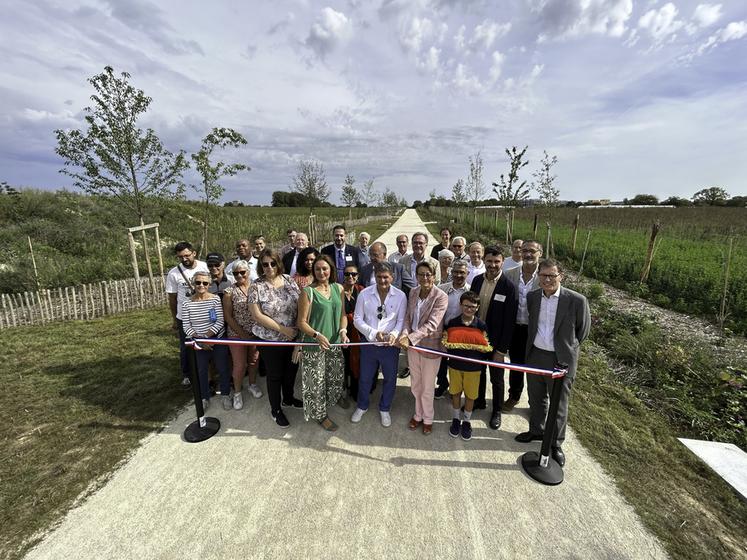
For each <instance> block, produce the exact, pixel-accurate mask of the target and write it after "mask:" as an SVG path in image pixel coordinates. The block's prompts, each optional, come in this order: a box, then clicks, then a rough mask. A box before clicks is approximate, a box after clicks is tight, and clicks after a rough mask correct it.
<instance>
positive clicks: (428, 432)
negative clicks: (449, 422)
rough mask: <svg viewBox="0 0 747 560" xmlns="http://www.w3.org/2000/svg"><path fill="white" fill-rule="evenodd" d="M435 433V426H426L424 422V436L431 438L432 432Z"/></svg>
mask: <svg viewBox="0 0 747 560" xmlns="http://www.w3.org/2000/svg"><path fill="white" fill-rule="evenodd" d="M432 431H433V424H426V423H425V422H423V435H424V436H429V435H431V432H432Z"/></svg>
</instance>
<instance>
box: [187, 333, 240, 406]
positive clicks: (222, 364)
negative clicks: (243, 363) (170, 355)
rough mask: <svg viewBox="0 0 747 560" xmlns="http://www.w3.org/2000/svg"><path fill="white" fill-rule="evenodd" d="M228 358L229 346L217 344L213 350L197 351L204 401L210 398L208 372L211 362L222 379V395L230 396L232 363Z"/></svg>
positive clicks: (196, 356) (198, 372)
mask: <svg viewBox="0 0 747 560" xmlns="http://www.w3.org/2000/svg"><path fill="white" fill-rule="evenodd" d="M228 357H229V354H228V346H225V345H223V344H220V345H218V344H216V345H215V346H213V349H212V350H195V358H196V359H197V375H198V376H199V377H200V393H201V394H202V398H203V399H209V398H210V384H209V382H208V371H209V369H210V362H211V361H212V362H213V364H214V365H215V369H216V370H217V372H218V376H219V377H220V394H221V395H228V394H230V393H231V363H230V362H229V360H228Z"/></svg>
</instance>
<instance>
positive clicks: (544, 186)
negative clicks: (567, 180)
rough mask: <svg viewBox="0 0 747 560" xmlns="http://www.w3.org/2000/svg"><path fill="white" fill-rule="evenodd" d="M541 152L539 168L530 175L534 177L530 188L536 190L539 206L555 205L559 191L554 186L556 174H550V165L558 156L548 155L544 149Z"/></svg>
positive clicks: (556, 161) (556, 160) (555, 161)
mask: <svg viewBox="0 0 747 560" xmlns="http://www.w3.org/2000/svg"><path fill="white" fill-rule="evenodd" d="M542 153H544V154H545V155H544V156H543V158H542V159H541V160H540V168H539V169H538V170H537V171H535V172H534V173H532V177H534V181H532V188H533V189H534V190H535V191H537V195H538V196H539V200H540V206H548V207H552V206H557V205H558V200H559V199H560V191H559V190H558V189H556V188H555V185H554V183H555V179H557V178H558V176H557V175H553V174H552V167H553V165H555V164H556V163H558V157H557V156H552V157H550V155H549V154H548V153H547V152H546V151H544V150H543V151H542Z"/></svg>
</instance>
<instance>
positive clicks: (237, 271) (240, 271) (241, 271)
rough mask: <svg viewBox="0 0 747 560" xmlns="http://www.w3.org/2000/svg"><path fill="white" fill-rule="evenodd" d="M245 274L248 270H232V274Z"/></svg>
mask: <svg viewBox="0 0 747 560" xmlns="http://www.w3.org/2000/svg"><path fill="white" fill-rule="evenodd" d="M247 274H249V271H247V270H234V271H233V275H234V276H246V275H247Z"/></svg>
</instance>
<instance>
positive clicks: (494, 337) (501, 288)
mask: <svg viewBox="0 0 747 560" xmlns="http://www.w3.org/2000/svg"><path fill="white" fill-rule="evenodd" d="M484 280H485V275H484V274H478V275H477V276H475V278H474V279H473V280H472V285H471V286H470V290H471V291H473V292H475V293H476V294H479V293H480V290H481V289H482V283H483V281H484ZM496 296H497V297H496ZM499 300H502V301H499ZM518 309H519V304H518V302H517V298H516V287H515V286H514V285H513V283H512V282H511V281H510V280H509V279H508V278H506V274H505V273H504V274H501V276H500V278H498V281H497V282H496V283H495V290H493V295H491V296H490V305H489V306H488V314H487V315H486V316H485V323H486V324H487V325H488V338H489V339H490V344H491V345H492V346H493V349H494V350H497V351H499V352H503V353H504V354H505V353H507V352H508V347H509V346H510V345H511V336H513V334H514V323H516V312H517V310H518Z"/></svg>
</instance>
